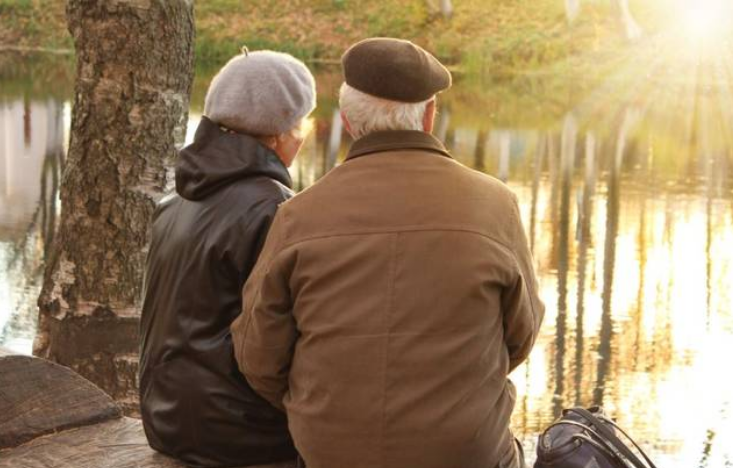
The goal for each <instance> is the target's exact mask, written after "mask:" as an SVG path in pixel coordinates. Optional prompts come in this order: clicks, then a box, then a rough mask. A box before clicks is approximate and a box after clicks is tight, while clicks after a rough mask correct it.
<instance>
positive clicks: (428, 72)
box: [341, 37, 451, 102]
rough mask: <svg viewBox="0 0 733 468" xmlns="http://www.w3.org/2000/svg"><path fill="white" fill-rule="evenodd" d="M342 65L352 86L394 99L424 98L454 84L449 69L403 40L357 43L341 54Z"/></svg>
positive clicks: (418, 100)
mask: <svg viewBox="0 0 733 468" xmlns="http://www.w3.org/2000/svg"><path fill="white" fill-rule="evenodd" d="M341 65H342V66H343V69H344V80H345V81H346V83H347V84H348V85H349V86H351V87H352V88H356V89H358V90H359V91H361V92H363V93H367V94H371V95H372V96H377V97H380V98H383V99H389V100H391V101H400V102H420V101H425V100H428V99H430V98H431V97H433V96H434V95H436V94H438V93H439V92H441V91H444V90H446V89H448V88H450V86H451V75H450V72H449V71H448V69H446V68H445V67H444V66H443V64H441V63H440V62H439V61H438V59H436V58H435V57H433V56H432V55H431V54H430V53H429V52H427V51H426V50H425V49H423V48H422V47H420V46H418V45H415V44H413V43H412V42H410V41H404V40H401V39H392V38H388V37H375V38H371V39H365V40H363V41H361V42H357V43H356V44H354V45H353V46H351V47H350V48H349V49H348V50H347V51H346V53H344V55H343V57H341Z"/></svg>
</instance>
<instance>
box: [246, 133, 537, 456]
mask: <svg viewBox="0 0 733 468" xmlns="http://www.w3.org/2000/svg"><path fill="white" fill-rule="evenodd" d="M399 133H400V132H396V133H395V132H393V134H392V135H391V136H388V139H390V140H392V142H393V143H394V142H396V141H400V140H403V141H404V140H405V139H406V140H410V139H413V138H417V139H418V140H420V139H422V140H424V141H423V142H428V143H430V142H429V140H430V139H431V138H432V137H429V136H426V135H425V134H418V133H419V132H406V133H404V134H402V135H400V134H399ZM379 138H380V137H379V136H377V139H379ZM369 139H372V141H373V142H374V141H375V140H374V138H372V137H367V138H365V139H364V141H362V142H361V143H362V145H364V144H366V145H367V146H368V143H369ZM378 146H379V145H378V144H377V145H376V146H375V147H378ZM408 146H409V145H408ZM417 146H420V145H417ZM428 146H429V145H428ZM352 153H353V150H352ZM275 225H276V227H275V226H274V227H273V232H272V234H271V235H272V236H273V237H274V238H273V240H272V241H270V240H269V239H268V243H269V242H272V243H273V244H277V247H276V248H275V249H274V250H275V251H276V253H275V254H274V255H272V257H271V258H270V259H269V260H267V264H268V265H269V266H267V267H264V268H267V269H268V270H269V272H268V273H266V274H267V275H272V276H273V278H272V282H271V281H270V280H268V279H265V280H262V281H261V282H259V281H257V280H256V281H255V282H254V283H257V284H261V285H262V286H261V289H259V292H260V294H261V297H262V299H261V300H262V301H263V303H267V301H268V300H269V297H270V296H269V294H273V295H276V293H277V292H276V289H277V286H276V283H277V279H276V278H277V275H278V273H279V272H280V270H283V271H286V273H285V274H284V276H283V278H286V279H287V281H288V288H289V290H290V296H291V299H292V314H293V317H294V320H295V324H296V326H297V332H298V333H299V336H298V339H297V343H296V345H295V349H294V352H293V355H292V364H291V367H290V374H289V389H288V393H287V394H286V395H285V398H284V404H285V407H286V408H287V411H288V417H289V424H290V428H291V432H292V434H293V438H294V440H295V442H296V446H297V447H298V449H299V451H300V452H301V454H302V455H303V457H304V459H305V460H306V462H307V463H308V466H309V467H313V468H339V467H343V466H349V467H352V468H358V467H365V468H366V467H370V468H373V467H380V468H404V467H415V468H418V467H419V468H431V467H434V468H449V467H456V468H471V467H477V468H479V467H480V468H493V467H494V466H497V464H498V463H499V462H500V461H501V460H502V459H505V460H511V459H512V458H513V453H510V452H513V450H514V445H513V443H512V442H513V439H512V437H511V433H510V432H509V431H508V422H509V418H510V415H511V411H512V407H513V403H514V389H513V386H512V385H511V383H510V382H509V381H508V380H507V374H508V372H509V370H510V368H514V367H516V365H518V363H519V362H521V361H522V360H523V359H524V358H526V355H527V353H528V352H529V350H530V349H531V346H532V344H533V341H534V338H535V336H536V332H537V327H538V326H539V321H540V320H541V317H542V305H541V303H540V301H539V299H538V298H537V296H536V285H535V279H534V274H533V270H532V264H531V257H530V255H529V252H528V250H527V246H526V240H525V237H524V233H523V230H522V227H521V222H520V220H519V213H518V209H517V207H516V202H515V200H514V197H513V195H512V194H511V192H510V191H509V190H508V189H507V188H506V187H505V186H504V185H503V184H502V183H500V182H498V181H496V180H494V179H492V178H490V177H488V176H486V175H484V174H480V173H478V172H476V171H472V170H470V169H467V168H465V167H463V166H462V165H460V164H459V163H457V162H455V161H454V160H452V159H451V158H449V157H447V156H446V155H445V154H441V153H440V152H438V151H432V150H430V149H428V150H424V149H403V150H395V151H382V152H378V151H377V152H372V153H369V152H368V151H367V153H365V154H363V155H359V157H356V158H352V159H349V160H347V161H346V162H345V163H344V164H343V165H341V166H339V167H338V168H336V169H334V170H333V171H331V172H330V173H329V174H328V175H327V176H325V177H324V178H323V179H322V180H321V181H320V182H318V183H317V184H316V185H314V186H313V187H311V188H310V189H308V190H306V191H305V192H303V193H302V194H300V195H298V196H297V197H295V198H294V199H293V200H291V201H289V202H287V203H286V204H285V205H283V206H282V207H281V210H280V212H278V215H277V219H276V221H275ZM275 231H277V232H275ZM265 250H266V251H267V250H268V248H267V247H266V248H265ZM258 267H259V266H258ZM249 287H250V286H249V285H248V288H249ZM252 287H256V286H252ZM245 294H246V293H245ZM248 306H249V305H246V306H245V308H247V307H248ZM255 307H257V306H255ZM252 320H262V322H261V323H257V324H255V331H253V332H252V333H255V334H256V333H257V331H256V329H257V326H258V325H259V326H262V329H266V328H268V327H267V324H266V323H265V322H264V321H266V320H267V317H265V316H263V317H261V318H258V317H257V316H255V317H253V318H252ZM236 326H237V325H236V324H235V327H236ZM270 333H271V334H272V335H277V333H272V332H270ZM260 338H261V339H260ZM269 339H272V337H258V336H257V335H254V336H251V337H250V340H249V344H251V346H250V347H248V339H247V337H246V335H245V342H244V345H243V346H244V349H243V351H244V355H245V358H244V361H245V366H244V367H245V368H246V367H247V364H248V363H249V364H251V365H252V366H253V368H252V369H251V372H252V375H256V374H257V373H258V371H259V369H258V368H257V366H258V362H260V361H262V363H263V365H264V366H267V365H268V364H267V363H266V362H265V361H267V359H265V358H262V360H261V359H260V356H263V355H262V354H261V353H264V349H263V348H262V349H261V348H259V347H260V346H261V345H262V343H265V342H267V341H268V340H269ZM238 358H239V355H238ZM240 362H241V361H240ZM247 375H248V378H249V377H250V374H249V373H247ZM250 382H251V383H252V385H253V387H254V388H255V389H256V390H257V391H258V392H260V393H261V394H263V395H264V396H266V397H268V399H271V401H272V400H275V403H276V400H277V398H278V395H277V393H276V391H275V392H274V393H269V394H268V391H269V390H273V389H270V388H268V382H266V381H265V380H264V379H263V380H262V381H258V380H257V379H256V378H254V379H250Z"/></svg>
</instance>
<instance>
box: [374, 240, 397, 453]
mask: <svg viewBox="0 0 733 468" xmlns="http://www.w3.org/2000/svg"><path fill="white" fill-rule="evenodd" d="M399 235H400V234H399V233H394V234H393V235H392V242H391V246H390V250H391V252H390V262H389V263H390V265H389V277H388V280H389V284H388V286H387V287H388V290H389V295H388V296H387V307H386V309H385V312H384V318H385V325H386V326H385V328H386V330H385V331H386V332H387V333H386V342H385V344H384V357H383V358H382V415H381V416H382V417H381V427H380V432H379V435H380V440H379V454H380V460H381V463H380V466H384V459H385V454H384V452H385V446H384V444H385V428H386V426H387V422H386V419H387V371H388V367H389V362H388V358H389V342H390V335H391V333H392V326H391V324H390V319H391V315H392V307H393V306H394V290H395V276H396V272H397V240H398V238H399Z"/></svg>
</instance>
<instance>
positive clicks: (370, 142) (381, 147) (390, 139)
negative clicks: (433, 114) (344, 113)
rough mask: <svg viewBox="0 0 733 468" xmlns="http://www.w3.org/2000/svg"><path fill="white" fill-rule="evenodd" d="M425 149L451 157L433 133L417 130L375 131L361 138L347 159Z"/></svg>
mask: <svg viewBox="0 0 733 468" xmlns="http://www.w3.org/2000/svg"><path fill="white" fill-rule="evenodd" d="M405 150H425V151H430V152H432V153H435V154H439V155H442V156H445V157H448V158H450V157H451V155H450V153H449V152H448V150H447V149H445V146H443V143H441V142H440V140H438V139H437V138H435V137H434V136H433V135H431V134H429V133H425V132H419V131H416V130H393V131H383V132H374V133H370V134H369V135H367V136H365V137H362V138H359V139H358V140H356V141H355V142H354V143H353V144H352V145H351V149H350V150H349V154H348V155H347V156H346V160H347V161H349V160H352V159H356V158H359V157H361V156H367V155H369V154H374V153H381V152H384V151H405Z"/></svg>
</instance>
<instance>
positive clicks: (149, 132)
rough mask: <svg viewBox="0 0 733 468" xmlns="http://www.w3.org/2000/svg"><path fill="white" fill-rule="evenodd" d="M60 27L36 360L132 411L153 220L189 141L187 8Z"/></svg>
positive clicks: (177, 0)
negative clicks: (72, 64)
mask: <svg viewBox="0 0 733 468" xmlns="http://www.w3.org/2000/svg"><path fill="white" fill-rule="evenodd" d="M67 19H68V25H69V31H70V32H71V35H72V37H73V39H74V45H75V49H76V55H77V78H76V85H75V98H74V110H73V115H72V122H71V141H70V144H69V154H68V159H67V163H66V167H65V171H64V176H63V180H62V185H61V209H62V213H61V220H60V227H59V232H58V236H57V237H56V239H55V244H54V246H53V247H52V252H51V256H50V258H48V259H47V265H46V273H45V279H44V285H43V290H42V292H41V296H40V298H39V308H40V320H39V332H38V336H37V338H36V342H35V345H34V353H35V354H36V355H38V356H41V357H45V358H48V359H51V360H54V361H57V362H59V363H61V364H63V365H66V366H69V367H71V368H72V369H74V370H76V371H78V372H79V373H81V374H82V375H83V376H84V377H86V378H88V379H90V380H92V381H93V382H95V383H97V384H98V385H100V386H101V387H102V388H104V389H105V390H106V391H108V392H109V393H110V394H111V395H112V396H113V397H115V398H116V399H118V400H120V401H121V403H122V404H123V406H125V407H126V408H127V409H128V410H134V408H136V406H137V403H136V396H137V350H138V340H137V327H138V325H137V324H138V318H139V312H140V301H141V285H142V276H143V269H144V262H145V255H146V252H147V245H148V237H149V232H148V231H149V223H150V218H151V215H152V213H153V210H154V208H155V203H156V202H157V201H158V200H159V198H160V197H161V196H162V195H163V193H164V191H165V190H166V188H167V187H168V186H169V185H170V184H169V182H170V180H171V174H170V167H171V166H172V163H173V160H174V158H175V154H176V146H177V144H180V143H181V142H182V140H183V137H184V135H185V128H186V120H187V113H188V102H189V96H190V91H191V83H192V80H193V45H194V19H193V1H192V0H166V1H160V0H111V1H103V0H70V1H69V2H68V5H67Z"/></svg>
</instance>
